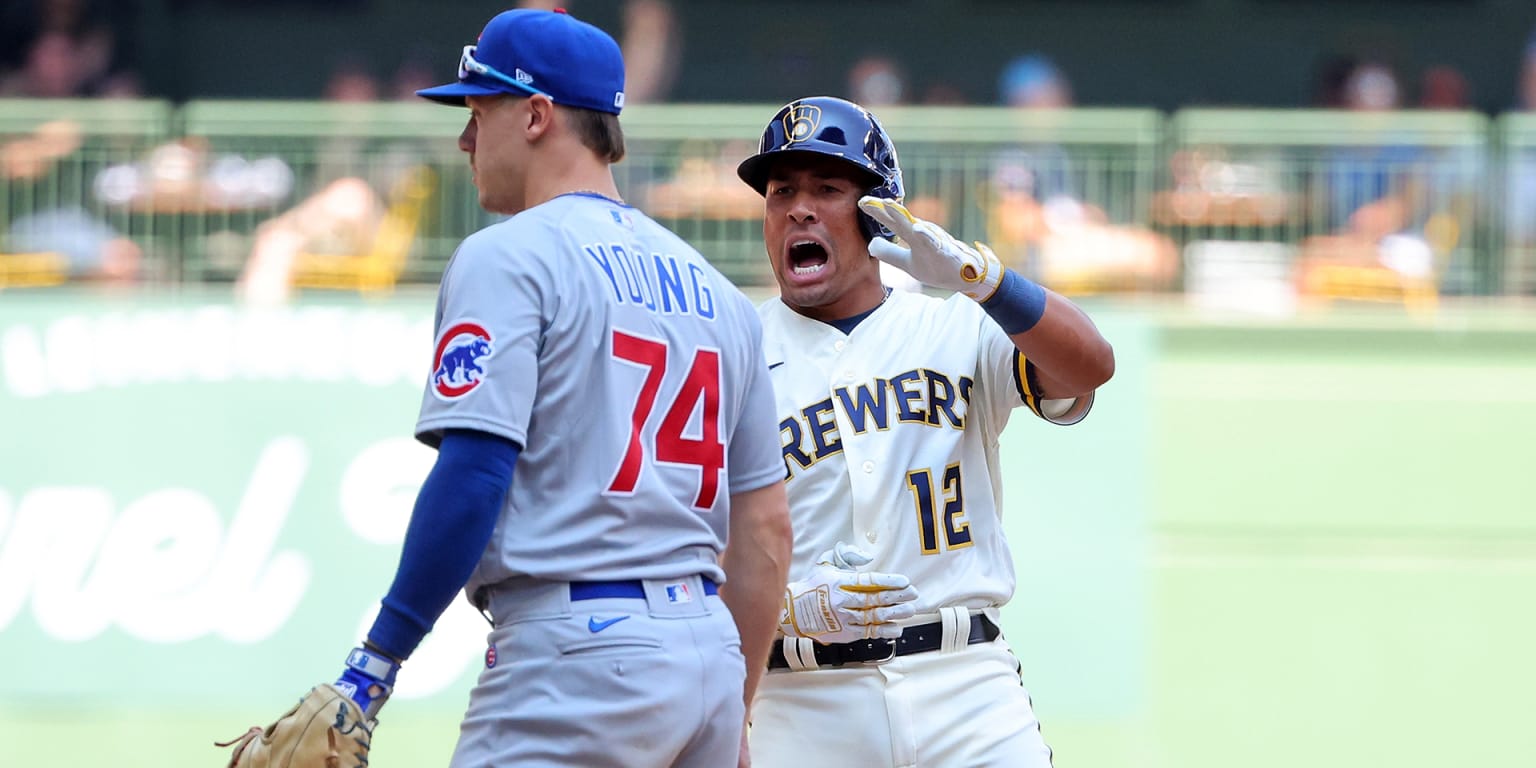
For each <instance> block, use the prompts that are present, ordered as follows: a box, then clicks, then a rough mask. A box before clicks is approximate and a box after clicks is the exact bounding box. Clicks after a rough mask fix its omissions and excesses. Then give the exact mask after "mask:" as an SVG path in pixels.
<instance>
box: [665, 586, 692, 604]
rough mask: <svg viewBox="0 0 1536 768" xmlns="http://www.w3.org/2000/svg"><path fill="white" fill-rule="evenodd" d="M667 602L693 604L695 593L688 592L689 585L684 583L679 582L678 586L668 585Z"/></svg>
mask: <svg viewBox="0 0 1536 768" xmlns="http://www.w3.org/2000/svg"><path fill="white" fill-rule="evenodd" d="M667 602H669V603H691V602H693V593H692V592H689V591H688V585H687V584H684V583H682V582H678V583H677V584H668V585H667Z"/></svg>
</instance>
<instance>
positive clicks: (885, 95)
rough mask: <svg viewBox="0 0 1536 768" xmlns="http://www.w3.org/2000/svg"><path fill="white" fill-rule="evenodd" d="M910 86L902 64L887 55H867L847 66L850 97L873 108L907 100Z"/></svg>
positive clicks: (876, 108) (903, 102)
mask: <svg viewBox="0 0 1536 768" xmlns="http://www.w3.org/2000/svg"><path fill="white" fill-rule="evenodd" d="M909 90H910V88H909V86H908V84H907V77H906V75H905V74H903V73H902V70H901V66H900V65H899V64H897V63H896V61H895V60H894V59H891V58H889V57H886V56H865V57H864V58H862V59H859V60H858V61H856V62H854V63H853V66H852V67H851V68H849V70H848V95H847V98H848V100H849V101H852V102H853V103H855V104H862V105H864V106H865V107H868V108H869V109H871V110H878V109H879V108H880V107H889V106H893V105H897V104H905V103H907V99H908V95H909Z"/></svg>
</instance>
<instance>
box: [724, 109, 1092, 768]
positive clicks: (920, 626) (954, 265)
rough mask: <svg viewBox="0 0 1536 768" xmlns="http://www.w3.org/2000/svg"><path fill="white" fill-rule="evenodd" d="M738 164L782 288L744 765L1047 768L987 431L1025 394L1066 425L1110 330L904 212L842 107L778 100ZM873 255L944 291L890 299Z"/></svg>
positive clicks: (769, 305) (770, 305)
mask: <svg viewBox="0 0 1536 768" xmlns="http://www.w3.org/2000/svg"><path fill="white" fill-rule="evenodd" d="M737 170H738V174H739V175H740V176H741V178H742V180H743V181H745V182H746V183H747V184H749V185H751V186H752V187H753V189H755V190H757V191H758V192H759V193H761V194H763V196H764V199H765V202H764V216H765V218H764V224H763V234H764V241H765V246H766V249H767V253H768V258H769V261H770V263H771V264H772V266H773V272H774V276H775V278H776V280H777V282H778V286H779V294H780V295H779V296H778V297H777V298H774V299H770V300H768V301H766V302H764V303H762V304H761V305H760V306H759V307H758V312H759V314H760V316H761V317H762V321H763V336H764V350H765V352H766V354H767V361H768V368H769V371H770V372H771V375H772V378H773V386H774V390H775V401H776V402H777V404H778V417H779V445H780V449H781V452H782V459H783V473H784V478H785V488H786V490H787V492H788V495H789V502H790V514H791V518H792V520H793V524H794V530H795V541H794V555H793V558H792V562H791V566H790V576H791V578H794V579H796V581H793V582H791V583H790V584H789V586H788V589H787V590H786V594H785V598H784V606H783V607H782V608H781V612H780V628H781V633H782V634H781V638H780V641H779V643H778V644H777V646H776V647H775V648H774V650H773V654H772V656H771V657H770V661H769V668H770V671H769V674H768V676H767V677H766V678H765V679H764V680H763V683H762V685H761V686H760V687H759V689H758V696H757V699H756V701H755V703H754V705H753V709H752V726H751V731H750V737H751V738H750V741H751V753H752V757H753V764H754V765H756V766H758V768H803V766H807V765H858V766H892V767H893V768H894V767H895V766H921V767H923V768H929V767H931V766H947V767H952V768H977V767H978V766H1010V767H1013V766H1018V767H1023V768H1042V767H1044V766H1049V765H1050V759H1051V753H1050V749H1049V748H1048V747H1047V746H1046V744H1045V742H1044V741H1043V739H1042V738H1041V735H1040V729H1039V723H1038V722H1037V721H1036V719H1035V715H1034V711H1033V707H1032V704H1031V702H1030V698H1029V693H1028V691H1027V689H1026V688H1024V687H1023V685H1021V682H1022V681H1021V678H1020V665H1019V662H1018V660H1016V659H1015V658H1014V656H1013V655H1012V652H1011V650H1010V648H1009V646H1008V644H1007V643H1006V641H1005V640H1004V639H1003V638H1002V637H1001V633H1000V630H999V629H998V626H997V619H998V609H999V608H1000V607H1001V606H1003V605H1004V604H1005V603H1007V602H1008V600H1009V599H1010V598H1011V597H1012V596H1013V593H1014V588H1015V583H1014V571H1013V559H1012V555H1011V553H1010V551H1009V547H1008V541H1007V539H1006V538H1005V537H1004V535H1003V528H1002V524H1001V521H1000V520H999V519H998V510H999V507H1000V503H1001V494H1002V484H1003V483H1002V480H1003V476H1004V474H1007V473H1006V472H1005V468H1004V467H1003V466H1001V464H1000V461H999V457H998V439H999V436H1000V434H1001V432H1002V430H1003V429H1004V427H1005V426H1007V424H1008V423H1009V419H1010V418H1011V417H1012V416H1013V414H1014V413H1015V412H1016V410H1017V409H1020V408H1021V407H1022V408H1023V409H1025V410H1027V411H1029V412H1031V413H1032V414H1034V415H1037V416H1040V417H1042V418H1044V419H1046V420H1048V421H1051V422H1054V423H1057V424H1073V423H1076V422H1077V421H1079V420H1081V419H1082V418H1083V417H1084V416H1085V415H1086V414H1087V412H1088V410H1089V409H1090V408H1091V406H1092V403H1093V398H1094V392H1095V390H1096V389H1097V388H1098V387H1099V386H1100V385H1101V384H1103V383H1104V382H1105V381H1107V380H1108V379H1109V377H1110V376H1111V375H1112V373H1113V368H1114V356H1113V352H1112V350H1111V349H1110V347H1109V344H1108V342H1107V341H1105V339H1104V338H1103V336H1102V335H1100V334H1099V332H1098V330H1097V329H1096V328H1095V327H1094V326H1093V323H1092V322H1091V321H1090V320H1089V319H1088V317H1087V316H1086V315H1085V314H1084V313H1083V312H1082V311H1081V310H1080V309H1078V308H1077V307H1076V306H1075V305H1073V304H1072V303H1071V302H1070V301H1068V300H1067V299H1065V298H1063V297H1061V296H1060V295H1058V294H1055V293H1052V292H1050V291H1048V290H1046V289H1045V288H1043V287H1041V286H1039V285H1037V284H1035V283H1033V282H1031V281H1029V280H1028V279H1026V278H1024V277H1023V276H1022V275H1019V274H1018V273H1016V272H1013V271H1012V270H1007V269H1005V268H1004V267H1003V265H1002V264H1001V263H1000V262H999V261H998V260H997V258H996V257H995V256H993V255H992V252H991V251H990V250H989V249H987V248H986V246H985V245H982V244H979V243H978V244H976V245H974V246H968V245H964V244H962V243H961V242H960V241H958V240H956V239H955V238H954V237H952V236H950V235H949V233H948V232H945V231H944V230H943V229H942V228H940V227H939V226H937V225H935V224H933V223H931V222H927V221H923V220H921V219H917V218H916V217H914V216H912V215H911V214H910V213H909V212H908V211H907V210H906V209H905V208H904V207H902V205H901V204H900V200H901V198H902V195H903V193H904V191H905V190H904V184H903V180H902V177H901V170H900V166H899V163H898V161H897V156H896V149H895V147H894V145H892V144H891V141H890V138H889V136H888V135H887V134H886V133H885V130H884V128H883V127H882V126H881V125H880V123H879V121H878V120H877V119H876V118H875V117H874V115H872V114H870V113H869V112H868V111H867V110H865V109H863V108H862V107H859V106H858V105H856V104H852V103H850V102H846V101H843V100H841V99H834V98H830V97H812V98H805V99H800V100H797V101H795V102H791V103H790V104H788V105H786V106H785V107H784V108H783V109H781V110H780V111H779V113H778V114H777V115H775V116H774V118H773V120H771V121H770V122H769V124H768V127H767V128H766V130H765V131H764V134H763V138H762V142H761V144H760V145H759V148H758V152H757V154H755V155H753V156H751V157H749V158H747V159H746V160H745V161H743V162H742V163H741V165H740V166H739V167H738V169H737ZM882 262H884V263H885V264H887V265H890V266H894V267H896V268H899V269H901V270H904V271H905V272H907V273H908V274H910V275H911V276H912V277H913V278H916V279H917V280H919V281H921V282H922V283H923V284H924V285H927V286H929V287H931V288H935V289H944V290H948V291H953V292H954V293H951V294H950V295H948V296H947V297H944V298H941V297H939V296H936V295H927V294H925V293H922V292H908V291H892V290H891V289H889V288H887V287H886V286H885V285H884V284H883V282H882V279H881V263H882ZM1040 437H1041V439H1049V437H1050V435H1049V434H1048V433H1042V434H1041V435H1040ZM1032 481H1033V482H1048V479H1047V478H1033V479H1032ZM829 596H830V597H829ZM830 711H838V712H842V713H846V714H847V716H846V717H841V718H838V719H837V720H836V722H835V725H829V724H828V720H827V717H826V713H827V712H830Z"/></svg>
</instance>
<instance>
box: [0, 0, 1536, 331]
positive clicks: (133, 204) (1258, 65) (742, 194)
mask: <svg viewBox="0 0 1536 768" xmlns="http://www.w3.org/2000/svg"><path fill="white" fill-rule="evenodd" d="M522 5H533V6H543V7H553V6H554V5H555V3H544V2H524V3H522ZM563 5H565V6H569V7H570V10H571V11H572V12H574V13H577V14H579V15H581V16H583V17H584V18H587V19H588V20H590V21H593V22H595V23H598V24H599V25H601V26H604V27H605V28H607V29H610V30H612V31H613V32H614V33H615V35H616V37H618V39H619V40H620V41H621V44H622V46H623V48H624V51H625V54H626V59H627V63H628V66H629V69H630V71H629V73H628V93H627V96H628V103H629V104H630V105H632V106H631V108H630V111H629V113H628V114H629V115H631V116H633V117H632V118H631V119H630V121H629V122H630V127H629V132H630V138H631V152H630V157H629V159H628V160H627V161H626V163H625V164H624V165H622V166H621V167H620V172H621V179H620V181H621V184H622V187H623V189H622V191H623V192H624V194H625V196H626V198H628V199H629V200H630V201H631V202H634V203H636V204H638V205H640V206H641V207H642V208H644V209H646V210H648V211H651V212H652V213H653V214H655V215H657V216H658V218H661V219H664V220H665V221H666V222H667V223H669V224H671V225H672V226H673V227H674V228H676V229H678V230H679V231H680V232H681V233H682V234H683V235H684V236H685V237H687V238H689V239H690V240H692V241H694V243H695V244H696V245H698V246H699V247H700V248H701V250H703V251H704V252H705V253H706V254H707V255H709V256H710V257H711V258H713V259H716V260H717V261H718V262H719V263H720V264H721V265H722V266H723V267H724V268H725V269H726V271H727V273H728V274H730V275H731V276H732V277H733V278H735V279H737V280H739V281H741V282H742V283H744V284H748V285H766V284H771V280H769V278H768V275H767V273H766V271H765V269H764V265H762V264H761V263H760V262H761V261H762V260H761V259H760V258H758V256H759V250H760V249H759V247H758V246H756V245H755V244H754V241H755V239H756V237H757V223H756V222H755V219H756V217H757V216H758V215H759V213H760V209H759V205H758V202H757V201H756V199H755V197H754V196H753V195H752V194H751V192H750V190H748V189H747V188H745V187H744V186H743V185H741V184H739V183H738V182H737V181H736V179H735V178H734V174H733V173H732V168H733V167H734V165H735V163H736V162H737V161H738V160H739V159H740V158H741V157H743V156H745V155H746V154H748V153H750V151H751V149H752V144H753V142H754V140H755V137H756V133H757V131H758V130H759V129H760V125H759V124H760V122H761V120H762V114H768V113H769V110H771V109H772V107H773V106H774V105H776V104H778V103H781V102H782V101H783V100H786V99H788V98H793V97H794V96H798V95H806V94H833V95H840V96H844V97H847V98H850V99H853V100H855V101H858V102H860V103H862V104H865V105H867V106H869V107H872V108H874V109H875V110H876V111H877V112H878V113H879V114H881V115H882V116H883V117H884V118H885V119H886V122H887V123H888V124H889V125H888V128H889V129H890V130H891V131H892V133H893V135H894V137H895V138H896V140H897V142H898V145H899V146H900V147H901V149H902V152H903V165H904V168H905V170H906V173H907V176H908V190H909V200H910V202H911V203H912V205H913V207H914V208H915V209H917V211H918V213H919V214H920V215H923V216H926V217H928V218H931V219H934V220H936V221H939V222H940V223H942V224H944V225H946V226H949V227H951V228H952V229H956V230H958V231H959V232H961V233H962V234H963V235H964V236H968V237H971V238H973V239H985V240H987V241H988V242H990V243H991V244H992V245H993V246H994V248H995V249H996V250H998V251H999V252H1000V253H1002V254H1004V255H1005V257H1006V258H1007V259H1008V260H1009V261H1010V263H1011V264H1012V265H1013V266H1015V267H1017V268H1020V269H1023V270H1026V271H1027V272H1028V273H1030V274H1032V275H1034V276H1035V277H1037V278H1038V279H1041V280H1043V281H1045V282H1046V283H1047V284H1050V285H1052V286H1053V287H1056V288H1057V289H1058V290H1062V291H1064V292H1067V293H1091V292H1117V293H1151V294H1183V295H1186V296H1188V297H1190V298H1191V299H1192V300H1195V301H1198V302H1207V303H1215V304H1222V303H1227V304H1236V305H1239V306H1242V307H1245V308H1262V309H1268V310H1276V311H1289V310H1291V309H1293V308H1295V307H1297V306H1299V305H1301V304H1303V303H1306V302H1309V301H1311V300H1313V299H1316V300H1319V301H1326V302H1332V301H1337V300H1367V301H1379V300H1387V301H1394V302H1396V301H1401V302H1403V303H1404V304H1405V305H1406V306H1409V307H1412V308H1420V309H1422V308H1430V307H1434V306H1436V305H1437V303H1438V302H1439V300H1440V299H1441V297H1444V296H1448V295H1457V296H1459V295H1475V296H1486V295H1502V296H1521V295H1525V294H1528V293H1529V292H1530V291H1531V290H1532V289H1533V288H1536V6H1533V5H1531V4H1529V3H1523V2H1517V1H1516V0H1416V1H1415V2H1401V1H1395V0H1375V1H1373V2H1365V1H1361V2H1348V3H1334V4H1326V3H1315V2H1301V1H1300V0H1183V1H1182V2H1150V1H1138V0H1119V1H1117V2H1094V3H1057V2H1043V1H1042V2H1014V3H1004V2H991V1H988V0H948V1H945V0H908V1H907V2H888V3H860V2H854V3H842V4H811V3H803V2H789V3H785V2H777V3H768V2H733V3H729V4H720V3H706V2H700V1H698V0H608V1H605V2H597V1H595V0H571V2H566V3H564V4H563ZM501 7H503V4H500V3H488V2H452V3H441V2H424V1H423V0H329V1H327V2H319V1H318V0H273V1H272V2H261V3H258V2H253V1H250V0H8V2H7V3H6V4H5V5H4V6H3V10H0V141H3V144H0V286H12V287H20V286H36V285H43V286H47V285H58V284H62V283H67V282H80V281H96V282H104V283H114V284H117V283H128V284H145V283H148V284H167V283H182V282H186V281H197V282H207V283H229V284H230V285H232V286H233V288H234V290H235V291H236V293H237V295H238V296H240V297H242V298H243V299H247V300H251V301H260V302H279V301H284V300H286V299H287V298H288V297H290V296H292V295H293V294H294V292H295V291H296V290H300V289H306V288H331V289H335V288H340V289H346V290H352V289H356V290H361V291H364V292H369V291H380V290H390V289H392V288H393V287H395V286H396V285H399V284H401V283H432V282H434V281H435V279H436V275H437V273H438V272H439V270H440V269H441V266H442V263H443V262H444V260H445V259H446V258H447V256H448V254H449V253H450V252H451V249H452V245H453V243H454V242H456V241H457V239H458V238H460V237H462V236H463V234H465V233H467V232H468V231H471V230H473V229H474V228H477V227H479V226H483V225H484V224H486V223H489V221H490V219H488V218H486V217H485V216H484V215H483V214H481V213H480V212H479V210H478V206H477V205H476V204H475V200H474V197H473V195H472V194H470V192H471V191H472V190H471V189H470V185H469V183H468V179H467V177H466V176H465V164H464V161H463V159H462V158H461V157H459V156H458V154H457V152H456V150H455V148H454V146H453V142H452V137H453V136H454V135H455V134H456V132H457V125H456V124H455V122H456V121H457V120H461V119H462V116H461V115H454V116H452V117H448V116H445V115H440V114H434V113H431V112H430V110H429V108H428V107H427V106H426V105H424V104H420V103H418V101H419V100H417V99H415V97H414V96H413V91H414V90H415V89H417V88H420V87H423V86H424V85H427V84H431V83H433V82H436V81H439V80H445V79H447V78H449V77H451V76H452V74H453V72H454V68H455V58H456V56H457V53H458V51H459V49H460V47H461V46H462V44H463V43H464V42H465V41H464V40H462V39H461V38H462V37H463V35H462V33H461V30H463V29H472V28H474V27H475V25H477V24H479V23H480V21H479V20H481V19H483V18H484V17H485V16H487V15H488V14H490V13H492V12H494V11H495V10H497V9H499V8H501ZM748 105H750V107H751V108H749V107H748ZM732 107H735V109H732Z"/></svg>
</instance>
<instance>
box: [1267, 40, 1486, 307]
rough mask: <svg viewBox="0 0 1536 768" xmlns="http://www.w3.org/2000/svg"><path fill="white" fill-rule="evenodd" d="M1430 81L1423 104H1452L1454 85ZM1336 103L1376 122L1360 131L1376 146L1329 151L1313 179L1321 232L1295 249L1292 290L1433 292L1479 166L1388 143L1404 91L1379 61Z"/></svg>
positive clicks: (1465, 217)
mask: <svg viewBox="0 0 1536 768" xmlns="http://www.w3.org/2000/svg"><path fill="white" fill-rule="evenodd" d="M1435 77H1436V78H1438V80H1439V82H1436V83H1435V84H1434V89H1435V92H1434V93H1433V94H1431V93H1429V92H1428V91H1426V94H1425V95H1426V96H1427V97H1430V99H1429V100H1430V101H1433V102H1434V103H1442V102H1443V101H1445V100H1447V99H1450V100H1454V99H1456V98H1458V96H1457V94H1456V93H1455V92H1454V91H1455V89H1456V83H1455V80H1454V78H1448V77H1446V76H1444V75H1443V74H1437V75H1436V76H1435ZM1343 97H1344V103H1343V107H1344V108H1345V109H1348V110H1350V111H1353V112H1357V113H1361V114H1363V115H1375V116H1377V118H1376V119H1375V120H1373V121H1371V122H1369V123H1362V124H1360V125H1358V126H1357V130H1359V131H1362V132H1366V135H1374V136H1375V137H1376V138H1377V141H1376V142H1374V143H1365V144H1351V145H1343V146H1339V147H1337V148H1336V149H1333V150H1331V151H1330V152H1329V153H1328V155H1327V159H1326V165H1325V167H1324V168H1323V169H1321V172H1320V173H1318V174H1317V175H1316V177H1315V178H1314V179H1313V185H1312V196H1313V199H1321V200H1322V201H1323V202H1324V204H1325V207H1324V210H1326V212H1327V218H1326V220H1325V221H1321V222H1315V223H1316V224H1319V225H1322V228H1323V230H1324V231H1323V232H1320V233H1318V234H1315V235H1312V236H1310V237H1306V238H1304V239H1303V240H1302V241H1301V244H1300V254H1299V257H1298V261H1297V274H1296V278H1297V285H1298V287H1299V288H1300V290H1301V291H1302V292H1303V293H1307V294H1314V295H1327V296H1334V297H1340V296H1343V297H1352V296H1353V297H1369V296H1370V295H1371V294H1373V293H1378V292H1379V289H1380V286H1381V285H1383V284H1387V285H1392V284H1397V285H1399V286H1408V285H1418V286H1425V285H1433V283H1434V281H1435V280H1436V276H1437V274H1438V272H1439V270H1440V268H1441V267H1442V266H1443V265H1444V262H1445V260H1446V259H1447V258H1448V256H1449V254H1450V252H1451V251H1452V250H1453V249H1454V248H1455V247H1456V246H1457V243H1458V242H1459V240H1460V234H1461V232H1462V231H1464V227H1465V226H1467V225H1470V223H1471V222H1470V219H1469V217H1470V210H1471V209H1470V205H1471V202H1472V196H1473V194H1474V193H1475V180H1476V178H1477V171H1478V168H1477V165H1476V162H1475V161H1473V160H1469V159H1468V158H1466V157H1464V156H1461V155H1458V154H1456V153H1453V152H1447V151H1441V150H1437V149H1434V148H1430V147H1426V146H1423V145H1422V144H1421V143H1419V142H1417V140H1414V139H1411V138H1400V137H1398V136H1397V135H1395V134H1394V130H1393V127H1392V122H1393V117H1392V115H1391V114H1390V113H1391V111H1393V110H1398V109H1401V108H1402V106H1403V99H1402V88H1401V86H1400V83H1399V81H1398V78H1397V75H1396V73H1395V72H1394V71H1393V69H1392V67H1391V66H1389V65H1387V64H1386V63H1384V62H1379V61H1362V62H1360V63H1359V64H1358V65H1357V66H1356V67H1355V69H1354V70H1353V71H1352V72H1351V73H1350V75H1349V77H1348V78H1347V80H1346V81H1345V86H1344V90H1343ZM1461 97H1462V98H1464V93H1463V94H1461ZM1387 276H1390V277H1391V280H1392V281H1397V282H1396V283H1393V282H1391V281H1387V280H1386V277H1387ZM1384 281H1386V282H1384ZM1405 295H1406V292H1405Z"/></svg>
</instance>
